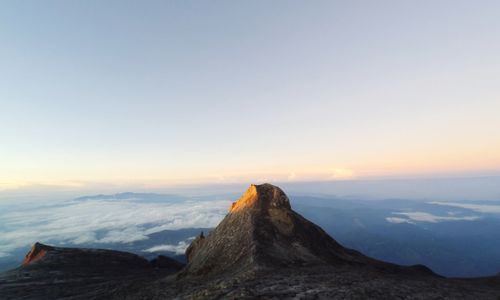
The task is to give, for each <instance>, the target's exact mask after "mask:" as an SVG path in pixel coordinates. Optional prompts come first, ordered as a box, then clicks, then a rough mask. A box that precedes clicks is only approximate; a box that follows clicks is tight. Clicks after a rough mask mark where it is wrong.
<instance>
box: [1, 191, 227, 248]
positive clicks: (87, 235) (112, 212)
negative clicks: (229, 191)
mask: <svg viewBox="0 0 500 300" xmlns="http://www.w3.org/2000/svg"><path fill="white" fill-rule="evenodd" d="M229 205H230V201H222V200H216V201H215V200H214V201H190V200H188V201H182V202H175V203H172V202H166V203H151V202H141V201H105V200H95V201H83V202H78V201H68V202H65V203H63V204H58V205H53V206H50V205H44V206H40V207H33V206H28V205H19V206H17V207H15V208H14V209H10V210H9V211H5V212H3V213H2V211H0V253H4V254H5V253H6V254H9V253H11V252H12V251H13V250H15V249H18V248H22V247H27V246H30V245H32V244H33V243H35V242H36V241H40V242H45V243H50V242H57V243H61V244H63V243H64V244H74V245H78V244H84V243H128V242H133V241H138V240H144V239H147V235H148V234H151V233H154V232H159V231H162V230H176V229H181V228H195V227H214V226H216V225H217V224H218V223H219V222H220V221H221V220H222V218H223V217H224V216H225V214H226V213H227V209H228V207H229Z"/></svg>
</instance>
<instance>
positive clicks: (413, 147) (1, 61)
mask: <svg viewBox="0 0 500 300" xmlns="http://www.w3.org/2000/svg"><path fill="white" fill-rule="evenodd" d="M499 10H500V2H498V1H460V0H458V1H457V0H452V1H451V0H450V1H447V0H440V1H399V0H398V1H313V2H311V1H246V2H244V1H106V2H102V1H43V2H41V1H4V2H3V3H2V9H1V10H0V121H1V123H0V124H1V126H0V191H1V190H3V191H6V190H12V189H18V188H22V187H26V186H32V185H43V186H45V185H46V186H67V187H68V186H69V187H83V186H85V185H89V184H138V183H139V184H142V185H143V186H152V187H156V186H162V185H168V184H184V183H226V182H260V181H292V182H293V181H309V180H319V181H321V180H345V179H354V180H357V179H367V178H388V177H390V178H399V177H405V178H406V177H421V176H462V175H474V176H484V175H489V174H500V117H499V116H500V56H499V55H498V53H500V38H499V37H500V18H498V11H499Z"/></svg>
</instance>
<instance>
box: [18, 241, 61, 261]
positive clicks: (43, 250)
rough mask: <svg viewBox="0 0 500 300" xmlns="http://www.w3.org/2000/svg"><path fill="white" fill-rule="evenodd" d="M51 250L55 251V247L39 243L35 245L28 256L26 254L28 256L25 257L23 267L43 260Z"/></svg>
mask: <svg viewBox="0 0 500 300" xmlns="http://www.w3.org/2000/svg"><path fill="white" fill-rule="evenodd" d="M51 250H54V247H50V246H47V245H44V244H41V243H38V242H37V243H35V244H34V245H33V247H31V250H30V252H28V254H26V256H25V257H24V260H23V265H28V264H30V263H33V262H35V261H37V260H39V259H41V258H43V257H44V256H45V255H46V254H47V251H51Z"/></svg>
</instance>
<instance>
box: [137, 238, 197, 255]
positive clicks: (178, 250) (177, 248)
mask: <svg viewBox="0 0 500 300" xmlns="http://www.w3.org/2000/svg"><path fill="white" fill-rule="evenodd" d="M188 246H189V244H187V243H186V242H185V241H180V242H179V243H178V244H177V245H168V244H165V245H157V246H153V247H151V248H149V249H145V250H142V251H143V252H150V253H153V252H162V251H170V252H175V254H179V255H180V254H184V253H185V252H186V248H187V247H188Z"/></svg>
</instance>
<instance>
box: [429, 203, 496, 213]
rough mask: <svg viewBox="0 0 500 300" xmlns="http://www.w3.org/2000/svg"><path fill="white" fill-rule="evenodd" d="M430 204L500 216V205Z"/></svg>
mask: <svg viewBox="0 0 500 300" xmlns="http://www.w3.org/2000/svg"><path fill="white" fill-rule="evenodd" d="M429 203H430V204H437V205H446V206H453V207H460V208H465V209H470V210H473V211H476V212H480V213H492V214H500V205H492V204H467V203H456V202H429Z"/></svg>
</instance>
